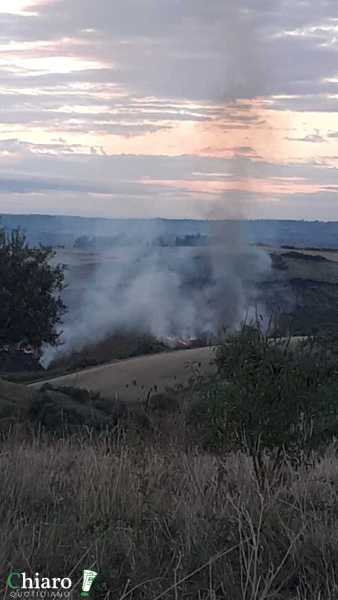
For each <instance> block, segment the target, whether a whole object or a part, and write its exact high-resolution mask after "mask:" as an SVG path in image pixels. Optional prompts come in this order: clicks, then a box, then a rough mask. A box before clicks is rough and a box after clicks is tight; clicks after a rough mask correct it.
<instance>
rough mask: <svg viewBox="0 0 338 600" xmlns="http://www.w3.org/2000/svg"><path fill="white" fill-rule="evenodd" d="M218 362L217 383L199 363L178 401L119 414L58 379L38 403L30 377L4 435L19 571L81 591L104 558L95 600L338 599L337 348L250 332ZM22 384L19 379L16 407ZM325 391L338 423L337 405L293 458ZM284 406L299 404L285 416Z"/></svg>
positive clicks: (1, 463) (0, 522)
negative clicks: (19, 412)
mask: <svg viewBox="0 0 338 600" xmlns="http://www.w3.org/2000/svg"><path fill="white" fill-rule="evenodd" d="M229 345H230V346H229ZM229 347H230V350H229ZM289 352H290V353H291V354H289ZM296 352H299V355H297V356H298V357H297V356H296V354H295V353H296ZM292 356H294V359H293V360H294V362H292V361H291V357H292ZM326 356H327V358H325V357H326ZM216 358H217V364H218V368H219V374H218V380H217V381H215V382H212V383H211V382H210V381H209V382H206V381H204V380H202V379H201V378H200V377H199V376H198V373H197V375H196V381H195V383H194V385H192V387H191V389H190V390H188V391H184V390H182V391H181V392H180V393H178V392H176V394H175V395H174V397H173V398H171V397H170V395H167V396H163V395H160V394H158V395H157V396H153V397H150V398H148V399H147V401H146V402H144V403H140V404H134V405H124V404H123V403H121V402H116V403H115V404H114V403H112V405H110V407H109V410H108V409H107V404H104V403H103V402H102V400H101V399H100V398H99V397H96V396H91V395H90V394H88V393H85V392H83V391H78V390H73V389H64V390H62V391H61V392H55V390H53V389H52V388H50V387H47V388H46V389H45V390H43V391H42V392H41V393H39V394H38V395H37V396H35V395H34V394H33V395H32V397H31V398H30V399H28V400H29V402H30V403H31V404H29V402H28V400H27V403H26V402H25V396H24V388H22V387H20V391H21V393H22V401H21V402H20V406H24V407H26V411H24V412H23V415H24V416H23V417H22V416H21V417H20V419H19V417H18V418H17V420H16V421H15V420H13V421H11V422H10V423H9V424H8V426H7V428H5V429H4V430H3V431H2V433H1V434H0V481H1V486H0V535H1V540H2V544H1V547H0V562H1V564H2V573H3V574H4V577H5V575H6V573H9V572H10V571H12V570H15V571H25V572H26V573H27V574H28V575H30V574H34V573H35V572H38V573H40V574H41V575H43V576H44V577H66V576H68V577H71V579H72V581H73V583H74V587H75V592H76V593H79V591H80V589H79V585H80V581H81V575H82V570H83V569H85V568H93V569H94V570H96V571H97V572H98V573H99V576H98V578H97V580H96V582H95V585H94V588H93V592H92V598H93V600H95V599H97V600H99V599H100V600H101V599H102V600H161V599H164V600H229V599H230V600H336V599H337V597H338V456H337V445H336V441H335V438H334V435H333V432H334V431H335V427H336V424H337V423H336V422H337V419H336V412H337V411H336V404H337V403H336V401H335V389H336V388H335V387H334V386H335V384H336V377H337V373H336V369H335V361H336V354H335V353H334V350H332V349H331V350H330V351H328V347H327V345H326V346H325V351H324V354H321V350H320V348H319V346H318V345H315V346H314V347H313V348H312V349H311V353H310V354H309V350H306V349H302V347H300V349H299V350H298V349H296V348H295V349H292V348H290V350H289V349H287V348H286V347H285V345H282V346H280V347H279V346H276V345H275V344H271V343H270V342H268V341H267V340H266V339H265V338H264V336H262V335H261V334H260V333H259V332H258V333H257V332H255V331H254V330H253V329H252V328H244V329H243V331H242V333H241V334H240V335H239V336H238V337H237V336H233V337H232V338H230V339H228V340H227V345H225V346H224V348H223V349H220V350H219V351H218V353H217V354H216ZM290 361H291V362H290ZM322 361H323V362H322ZM231 374H232V375H233V378H235V379H236V382H235V383H234V382H233V381H231V377H230V375H231ZM225 375H226V378H225ZM229 377H230V383H229V382H228V381H229ZM299 382H301V383H299ZM235 384H236V385H237V386H238V389H237V388H236V390H234V388H233V386H234V385H235ZM15 389H16V386H15V385H14V384H9V385H7V386H4V393H6V396H4V397H6V398H7V399H8V401H11V402H12V399H13V394H14V392H15ZM0 392H1V386H0ZM235 392H236V393H235ZM303 392H304V393H303ZM331 392H332V393H331ZM276 394H279V396H278V398H279V402H277V403H276V402H275V401H274V398H275V396H276ZM0 396H1V393H0ZM324 396H325V399H326V400H325V402H327V404H328V407H329V409H330V410H329V416H330V419H331V421H332V424H331V423H329V425H330V427H328V424H327V423H326V421H325V419H326V416H325V414H326V413H325V410H323V411H322V413H323V414H322V413H321V415H320V416H321V419H324V417H325V419H324V421H323V422H321V421H320V423H319V425H320V426H321V429H320V433H321V435H320V436H319V438H320V439H319V438H318V439H319V443H318V444H317V443H316V445H315V446H312V445H310V446H307V445H306V444H305V442H304V446H300V447H299V450H300V452H297V460H294V458H295V456H294V452H295V448H294V438H293V433H294V430H295V427H297V426H298V425H297V424H298V419H300V420H301V422H302V423H303V424H304V423H305V421H306V417H307V416H309V417H311V435H313V434H314V433H315V432H316V427H317V421H318V418H317V417H318V416H316V423H314V422H313V421H314V419H313V418H312V412H311V411H312V410H313V409H316V408H317V406H319V405H320V406H322V400H323V398H324ZM321 398H322V399H321ZM304 400H305V403H304V402H303V401H304ZM318 402H319V404H318ZM288 403H289V404H288ZM284 404H285V406H290V407H291V406H292V405H295V407H297V406H299V407H300V409H301V410H300V413H299V414H298V412H297V410H294V411H293V412H292V411H291V408H290V415H289V410H288V411H286V413H287V414H286V415H284V413H283V415H284V416H285V419H284V420H279V417H278V414H279V413H277V417H278V418H277V417H276V419H275V416H274V415H275V413H274V411H276V410H277V409H278V410H279V407H280V406H281V407H282V405H283V406H284ZM246 407H247V408H246ZM269 407H270V409H269ZM247 409H248V410H249V412H251V415H252V416H251V418H250V419H249V420H247V421H246V420H245V417H246V413H247ZM308 410H310V413H311V414H310V413H309V415H307V411H308ZM321 410H322V409H321ZM241 411H243V413H242V412H241ZM259 411H261V412H259ZM269 411H270V412H269ZM284 412H285V411H284ZM324 413H325V414H324ZM313 414H316V415H317V413H313ZM241 415H242V417H243V418H242V417H241ZM261 415H263V417H264V418H263V419H262V418H261ZM288 415H289V416H288ZM94 417H95V419H96V421H97V426H96V427H94ZM238 417H239V418H238ZM229 419H230V420H231V423H232V431H231V432H230V434H229V432H228V429H227V425H228V424H229V423H230V420H229ZM272 419H273V420H272ZM19 421H20V422H19ZM271 424H272V425H273V432H274V440H275V441H273V440H272V439H271V436H270V430H271V427H270V425H271ZM225 425H226V426H225ZM331 425H332V430H331ZM322 426H323V427H322ZM276 427H277V429H276ZM278 427H279V429H278ZM236 436H237V437H238V439H239V441H240V443H239V444H238V443H237V444H236V443H235V441H236V440H235V438H236ZM240 436H243V439H242V440H241V438H240ZM249 436H251V437H252V439H253V440H256V438H257V440H258V441H259V445H257V444H256V443H255V444H254V445H252V444H250V443H248V442H249V441H250V437H249ZM290 436H291V437H290ZM310 437H311V436H310ZM316 439H317V438H316ZM305 441H306V440H305ZM308 441H309V435H307V441H306V443H308ZM314 441H316V440H314ZM229 442H231V443H230V444H229ZM244 442H245V443H244ZM299 443H300V442H299V440H298V445H299ZM258 446H259V454H257V449H258ZM235 448H238V449H237V450H235ZM245 448H247V450H245ZM276 449H282V450H283V453H282V455H281V456H282V460H279V461H278V462H276V460H275V450H276ZM303 450H304V451H303ZM257 456H259V467H260V473H258V472H257V468H256V467H257V465H256V464H255V460H254V459H255V458H257ZM262 469H263V471H262ZM262 472H263V473H264V477H263V478H262V477H260V474H262ZM3 582H4V579H2V585H3V589H2V592H3V596H4V598H10V595H9V592H8V590H6V589H5V586H4V584H3Z"/></svg>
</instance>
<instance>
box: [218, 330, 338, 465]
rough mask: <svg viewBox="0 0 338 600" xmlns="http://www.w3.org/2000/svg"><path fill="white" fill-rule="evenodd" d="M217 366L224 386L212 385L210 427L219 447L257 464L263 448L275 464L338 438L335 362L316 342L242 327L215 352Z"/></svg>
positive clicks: (337, 380) (337, 372)
mask: <svg viewBox="0 0 338 600" xmlns="http://www.w3.org/2000/svg"><path fill="white" fill-rule="evenodd" d="M216 364H217V367H218V373H219V376H220V378H221V380H222V381H226V382H227V383H228V385H224V384H223V385H222V387H220V386H219V385H216V387H215V389H214V391H213V396H214V397H213V403H211V404H209V408H208V410H209V423H210V424H211V426H212V430H213V432H214V436H217V439H219V440H220V443H221V444H222V445H223V446H227V447H229V448H232V449H233V448H236V447H237V448H241V449H242V450H245V451H247V452H249V454H250V455H251V456H253V457H254V458H255V461H256V463H257V465H258V466H259V464H260V462H261V460H262V456H263V454H264V452H265V451H266V450H269V451H274V453H275V455H276V457H277V461H278V460H279V459H280V458H281V457H282V456H283V454H284V453H285V452H288V453H289V455H290V453H291V454H293V455H294V456H297V457H299V454H300V453H304V452H305V453H309V452H310V451H311V450H313V449H314V448H318V447H319V446H321V445H322V444H325V443H327V442H328V441H331V440H332V437H333V436H334V435H337V434H338V370H337V366H336V359H335V357H334V356H333V355H331V354H330V353H329V352H328V351H327V350H326V348H325V347H320V346H319V345H317V344H316V342H315V341H312V342H311V343H310V342H309V343H303V344H300V345H299V344H298V345H295V344H292V343H291V342H290V341H289V342H286V341H283V342H281V341H280V342H279V343H278V342H277V341H273V340H271V339H268V338H267V337H265V336H264V335H263V334H262V333H261V332H260V331H259V329H257V328H254V327H248V326H245V327H243V329H242V331H241V333H240V334H237V335H233V336H231V337H230V338H227V340H226V342H224V344H223V345H222V346H221V347H219V348H218V350H217V354H216ZM209 394H210V392H209ZM211 407H213V408H212V411H213V412H212V413H211V412H210V410H211ZM215 407H217V412H216V409H215ZM211 417H212V418H211ZM221 434H222V435H221Z"/></svg>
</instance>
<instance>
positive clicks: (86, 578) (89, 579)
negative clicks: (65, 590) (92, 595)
mask: <svg viewBox="0 0 338 600" xmlns="http://www.w3.org/2000/svg"><path fill="white" fill-rule="evenodd" d="M97 575H98V573H96V572H95V571H89V570H88V569H85V570H84V571H83V583H82V592H81V596H83V597H86V596H89V592H90V588H91V587H92V585H93V583H94V580H95V579H96V577H97Z"/></svg>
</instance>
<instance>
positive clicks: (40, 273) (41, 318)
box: [0, 229, 66, 349]
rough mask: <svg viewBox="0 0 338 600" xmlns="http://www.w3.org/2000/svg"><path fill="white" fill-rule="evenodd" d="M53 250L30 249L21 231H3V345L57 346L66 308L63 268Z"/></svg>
mask: <svg viewBox="0 0 338 600" xmlns="http://www.w3.org/2000/svg"><path fill="white" fill-rule="evenodd" d="M54 256H55V253H54V252H53V250H52V249H51V248H46V247H42V246H40V247H38V248H30V247H29V246H28V244H27V241H26V237H25V235H24V234H23V233H22V232H21V231H20V230H14V231H12V232H11V233H6V231H5V230H4V229H0V343H2V344H10V345H11V344H17V343H19V342H20V341H25V342H27V343H29V344H31V345H32V346H33V347H34V348H36V349H38V348H40V347H41V345H42V344H43V343H48V344H52V345H56V344H57V343H58V339H59V336H60V331H59V328H58V325H59V324H60V323H61V320H62V316H63V315H64V313H65V311H66V307H65V305H64V303H63V301H62V298H61V292H62V290H63V289H64V267H63V266H61V265H57V266H53V265H52V264H51V259H52V258H53V257H54Z"/></svg>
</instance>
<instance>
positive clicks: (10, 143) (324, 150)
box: [0, 0, 338, 217]
mask: <svg viewBox="0 0 338 600" xmlns="http://www.w3.org/2000/svg"><path fill="white" fill-rule="evenodd" d="M6 2H8V5H9V0H6ZM6 2H5V4H6ZM33 4H34V6H32V8H31V9H28V11H27V10H26V9H27V6H28V5H29V2H27V3H24V2H21V3H20V2H19V3H18V2H16V3H15V5H14V4H13V3H12V4H11V11H10V12H11V14H10V13H9V12H8V11H7V12H3V11H4V10H5V9H4V8H3V9H2V10H0V156H1V169H2V171H3V175H2V176H1V179H0V191H2V192H3V193H2V195H1V200H0V202H1V203H3V202H4V192H6V193H7V194H9V195H12V199H14V198H15V199H16V202H19V204H20V203H22V201H23V200H22V198H21V199H20V197H21V195H23V194H24V195H26V199H25V202H26V203H27V204H26V206H27V210H30V209H31V210H34V209H35V207H37V206H38V207H39V210H40V208H41V206H40V204H41V202H42V197H43V198H45V202H46V209H47V208H48V210H51V208H53V207H51V204H50V202H49V200H48V193H49V194H51V195H52V196H53V197H54V200H55V201H56V197H57V199H58V200H57V201H58V202H61V205H60V210H62V206H64V207H66V208H68V206H66V204H67V202H69V196H68V199H67V202H66V200H63V199H62V196H61V194H62V193H64V194H68V195H69V194H70V195H72V203H74V206H73V205H72V206H73V208H72V210H73V211H74V210H75V211H76V212H82V211H84V210H87V208H85V207H84V197H85V198H87V199H88V197H89V195H90V194H95V195H96V197H99V196H100V195H101V196H102V197H100V198H99V202H98V203H97V204H96V202H95V205H96V207H97V210H100V211H101V212H103V213H104V214H109V210H110V211H111V213H112V214H116V213H118V211H119V210H120V211H122V212H124V211H127V210H128V209H129V210H130V214H133V211H134V212H135V211H136V212H138V211H140V210H141V209H142V208H143V209H144V210H145V212H146V213H147V214H148V212H149V210H150V207H151V206H152V207H153V211H154V214H153V216H156V215H157V213H160V214H164V213H166V214H175V211H176V213H177V214H180V215H183V214H184V215H185V214H186V211H187V210H188V208H189V210H190V211H191V214H194V215H195V216H196V212H198V211H200V210H201V203H202V195H203V194H202V192H201V191H200V190H201V189H202V187H200V188H199V191H198V189H197V186H198V185H199V186H201V182H200V181H199V178H201V179H202V180H204V181H205V182H207V183H209V184H210V185H209V187H205V190H206V191H205V192H204V193H205V203H206V204H207V203H208V200H209V195H210V194H209V193H208V190H209V192H210V189H211V184H213V185H214V188H213V189H216V188H217V186H216V183H217V181H218V183H219V180H220V179H222V178H221V177H220V176H216V175H215V173H216V174H217V173H221V172H223V171H224V173H227V174H228V175H227V177H226V179H227V180H233V181H234V182H235V183H236V182H237V183H238V182H239V181H240V180H241V179H242V180H244V179H245V178H248V179H250V180H253V179H254V180H257V179H264V180H265V182H266V183H265V184H264V185H265V189H268V185H269V184H270V187H271V189H275V188H276V179H277V178H287V180H288V185H289V186H292V182H294V183H293V185H294V187H295V189H296V187H297V185H298V187H300V184H299V181H300V180H301V181H302V182H303V183H305V184H306V185H309V186H317V187H318V186H322V188H323V189H322V193H323V194H324V193H333V192H328V189H329V188H327V189H326V190H324V187H325V186H335V185H336V179H337V178H336V175H335V171H334V169H326V168H325V167H324V166H322V167H319V166H318V165H316V164H315V161H316V158H317V160H322V161H324V160H330V161H331V165H332V166H335V164H336V162H337V159H336V158H334V157H336V156H337V155H338V147H337V148H336V147H335V143H336V142H335V140H336V139H337V137H338V136H337V133H336V132H335V131H334V126H332V121H330V118H331V119H333V118H334V113H335V112H336V111H337V94H338V74H337V71H338V68H337V52H338V43H337V39H338V37H337V31H338V4H337V2H336V1H335V0H318V2H316V3H315V4H314V3H313V2H306V1H305V0H280V1H279V2H271V1H270V0H250V2H249V1H248V0H246V1H244V0H241V1H240V2H224V0H213V2H209V3H208V2H205V0H185V1H184V2H182V1H181V0H171V1H170V2H168V1H167V0H114V1H113V2H107V0H96V2H93V1H92V0H49V1H48V2H47V1H46V0H36V1H34V3H33ZM310 112H311V113H316V114H317V119H319V120H317V121H316V122H314V119H313V117H312V116H309V115H308V113H310ZM299 115H301V116H299ZM318 115H319V116H318ZM321 115H322V116H321ZM320 119H322V121H320ZM295 123H296V126H295ZM291 127H292V129H291ZM60 138H61V139H60ZM275 138H276V140H275ZM284 143H285V144H286V148H285V150H283V148H282V145H283V144H284ZM290 148H292V151H293V154H292V155H290V152H289V151H288V150H289V149H290ZM129 152H130V153H133V154H134V155H133V156H131V155H129ZM278 152H279V155H278ZM127 153H128V155H127ZM161 153H163V154H164V155H163V156H161ZM187 153H189V155H187ZM109 154H112V155H115V156H109ZM155 154H156V155H157V156H154V155H155ZM276 154H277V157H276ZM203 155H209V156H208V157H207V156H203ZM218 155H219V156H220V158H219V159H218V158H217V156H218ZM270 155H271V157H270ZM282 155H283V156H282ZM325 157H327V158H325ZM288 161H289V162H290V164H287V163H288ZM292 161H293V164H291V163H292ZM6 169H7V171H6V172H5V170H6ZM41 173H43V174H44V176H43V177H41ZM196 173H199V175H198V176H197V175H194V174H196ZM212 174H214V175H212ZM147 178H148V179H149V180H150V179H151V180H153V181H155V182H158V185H155V184H152V185H150V184H149V182H148V184H147V181H146V180H147ZM297 178H301V179H297ZM84 179H85V181H84ZM164 181H169V182H173V183H172V186H173V187H172V188H171V189H170V190H169V189H164V186H163V185H162V184H161V182H164ZM186 181H188V182H189V181H193V182H194V185H195V191H192V190H191V189H190V190H188V189H186V185H185V183H184V182H186ZM297 181H298V183H297ZM278 185H281V184H278ZM331 189H333V188H330V190H331ZM39 194H40V196H39ZM103 196H106V197H103ZM295 196H297V198H298V197H299V194H295ZM310 196H311V202H310V201H309V205H308V209H307V208H306V205H305V203H304V202H300V201H299V200H298V201H297V203H295V204H294V205H293V207H296V206H297V207H298V208H297V210H298V211H299V212H298V214H299V216H300V217H302V216H305V215H306V214H309V215H311V214H312V213H311V211H313V210H314V204H313V196H312V195H311V194H309V197H310ZM220 197H221V196H220ZM108 198H111V199H112V200H111V201H110V202H111V203H110V204H109V200H108ZM155 198H157V201H156V202H154V199H155ZM234 198H240V196H239V195H238V190H237V191H236V190H234ZM290 198H291V194H290ZM319 198H320V199H319V202H320V201H321V198H324V196H323V197H322V196H319ZM330 198H331V196H330ZM241 201H242V200H241ZM88 202H89V201H88ZM166 202H167V203H171V204H170V206H165V203H166ZM194 202H195V204H194ZM264 202H266V199H264ZM280 202H282V203H280ZM285 202H286V200H285V198H284V199H283V201H279V200H278V202H277V201H276V200H273V201H271V210H272V212H273V211H276V214H277V212H278V211H277V208H276V207H277V206H283V207H285V210H286V208H287V206H289V205H286V204H285ZM325 202H327V197H326V196H325ZM330 202H331V200H330ZM264 206H265V204H264ZM316 206H317V205H316ZM330 206H331V204H330ZM76 207H77V210H76ZM88 207H89V208H91V207H90V205H89V204H88ZM89 208H88V210H89ZM264 210H265V209H264ZM287 210H289V208H288V209H287ZM293 210H294V211H296V209H295V208H294V209H293ZM316 211H317V208H316ZM278 214H279V213H278ZM337 215H338V207H337Z"/></svg>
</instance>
